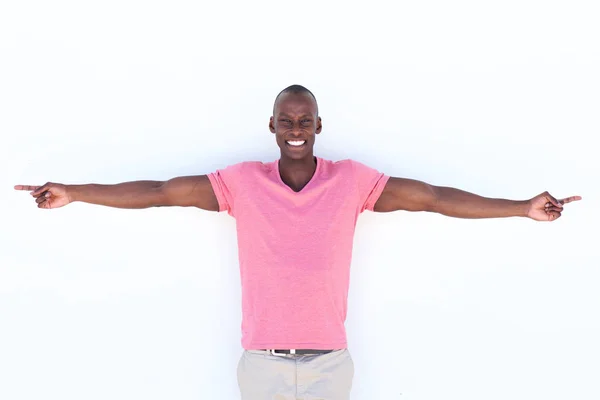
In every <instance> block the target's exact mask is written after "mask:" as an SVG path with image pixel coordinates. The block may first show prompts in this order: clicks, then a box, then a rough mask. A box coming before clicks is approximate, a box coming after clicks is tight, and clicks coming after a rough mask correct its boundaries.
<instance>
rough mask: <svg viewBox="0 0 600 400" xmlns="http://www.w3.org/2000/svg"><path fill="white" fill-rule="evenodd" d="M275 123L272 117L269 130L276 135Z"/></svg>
mask: <svg viewBox="0 0 600 400" xmlns="http://www.w3.org/2000/svg"><path fill="white" fill-rule="evenodd" d="M274 124H275V121H274V120H273V117H271V119H269V130H270V131H271V132H273V133H275V125H274Z"/></svg>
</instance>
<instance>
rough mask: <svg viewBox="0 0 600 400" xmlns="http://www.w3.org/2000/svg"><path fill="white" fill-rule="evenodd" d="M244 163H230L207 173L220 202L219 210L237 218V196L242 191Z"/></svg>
mask: <svg viewBox="0 0 600 400" xmlns="http://www.w3.org/2000/svg"><path fill="white" fill-rule="evenodd" d="M243 165H244V163H238V164H233V165H229V166H228V167H226V168H223V169H217V170H216V171H215V172H212V173H210V174H207V176H208V180H209V181H210V184H211V185H212V189H213V191H214V192H215V196H216V197H217V201H218V202H219V212H222V211H227V213H228V214H229V215H231V216H232V217H234V218H235V198H236V196H237V195H238V193H239V191H240V183H241V182H242V170H243V168H242V167H243Z"/></svg>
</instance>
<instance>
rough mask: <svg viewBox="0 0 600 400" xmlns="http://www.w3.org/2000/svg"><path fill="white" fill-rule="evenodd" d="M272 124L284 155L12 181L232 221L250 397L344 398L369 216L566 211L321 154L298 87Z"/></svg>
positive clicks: (242, 365)
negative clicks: (98, 180)
mask: <svg viewBox="0 0 600 400" xmlns="http://www.w3.org/2000/svg"><path fill="white" fill-rule="evenodd" d="M269 129H270V131H271V132H272V133H273V134H274V135H275V138H276V142H277V145H278V146H279V148H280V151H281V156H280V158H279V159H278V160H275V161H271V162H266V163H264V162H258V161H248V162H240V163H238V164H234V165H230V166H228V167H227V168H224V169H220V170H217V171H214V172H213V173H210V174H207V175H198V176H185V177H177V178H173V179H170V180H168V181H164V182H161V181H135V182H125V183H120V184H116V185H97V184H89V185H63V184H58V183H50V182H48V183H46V184H45V185H42V186H23V185H18V186H15V189H17V190H31V191H32V193H31V194H32V196H33V197H34V198H35V199H36V202H37V203H38V207H40V208H44V209H52V208H57V207H61V206H64V205H66V204H68V203H71V202H74V201H82V202H86V203H91V204H100V205H105V206H110V207H119V208H147V207H158V206H184V207H186V206H194V207H198V208H202V209H204V210H209V211H227V212H228V214H229V215H231V216H232V217H234V218H235V219H236V225H237V235H238V246H239V261H240V266H239V267H240V274H241V281H242V347H243V348H244V351H243V353H242V355H241V357H240V359H239V362H238V368H237V377H238V383H239V387H240V392H241V397H242V400H267V399H276V400H296V399H302V400H309V399H310V400H316V399H321V400H347V399H348V398H349V395H350V390H351V387H352V380H353V376H354V363H353V360H352V357H351V355H350V352H349V351H348V347H347V346H348V343H347V340H346V330H345V327H344V322H345V320H346V314H347V298H348V288H349V276H350V262H351V254H352V243H353V237H354V229H355V226H356V222H357V219H358V217H359V215H360V214H361V213H362V212H363V211H365V210H369V211H377V212H390V211H396V210H407V211H429V212H436V213H440V214H444V215H448V216H452V217H457V218H499V217H515V216H520V217H529V218H531V219H533V220H537V221H554V220H556V219H557V218H558V217H560V216H561V213H562V211H563V206H564V204H566V203H569V202H571V201H575V200H580V199H581V197H579V196H573V197H568V198H565V199H561V200H557V199H556V198H554V197H553V196H551V195H550V194H549V193H548V192H544V193H542V194H540V195H537V196H535V197H533V198H532V199H530V200H523V201H513V200H505V199H492V198H486V197H481V196H478V195H475V194H472V193H468V192H465V191H462V190H459V189H454V188H450V187H439V186H433V185H429V184H427V183H424V182H420V181H416V180H411V179H406V178H400V177H390V176H388V175H386V174H384V173H381V172H379V171H377V170H375V169H373V168H370V167H368V166H366V165H364V164H362V163H360V162H357V161H354V160H349V159H347V160H341V161H336V162H334V161H330V160H326V159H323V158H320V157H316V156H315V155H314V153H313V149H314V144H315V138H316V135H318V134H320V133H321V130H322V121H321V117H319V111H318V106H317V101H316V99H315V97H314V95H313V94H312V93H311V92H310V91H309V90H308V89H306V88H305V87H303V86H300V85H292V86H289V87H287V88H286V89H284V90H283V91H282V92H281V93H280V94H279V95H278V96H277V98H276V100H275V104H274V108H273V116H272V117H271V119H270V121H269Z"/></svg>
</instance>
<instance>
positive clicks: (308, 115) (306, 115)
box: [279, 112, 312, 118]
mask: <svg viewBox="0 0 600 400" xmlns="http://www.w3.org/2000/svg"><path fill="white" fill-rule="evenodd" d="M279 116H280V117H284V116H285V117H291V115H289V114H286V113H284V112H282V113H279ZM300 117H311V118H312V115H310V114H302V115H301V116H300Z"/></svg>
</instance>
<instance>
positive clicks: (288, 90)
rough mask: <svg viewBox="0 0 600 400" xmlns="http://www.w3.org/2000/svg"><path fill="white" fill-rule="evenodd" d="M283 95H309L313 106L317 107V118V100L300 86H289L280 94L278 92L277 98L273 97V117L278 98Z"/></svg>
mask: <svg viewBox="0 0 600 400" xmlns="http://www.w3.org/2000/svg"><path fill="white" fill-rule="evenodd" d="M285 93H294V94H306V95H310V96H311V97H312V98H313V100H314V101H315V105H316V107H317V116H319V106H318V105H317V98H316V97H315V95H314V94H312V92H311V91H310V90H308V89H307V88H305V87H304V86H302V85H291V86H288V87H286V88H285V89H283V90H282V91H281V92H279V94H278V95H277V97H275V103H274V104H273V115H275V109H276V108H277V101H278V100H279V97H281V96H282V95H283V94H285Z"/></svg>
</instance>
